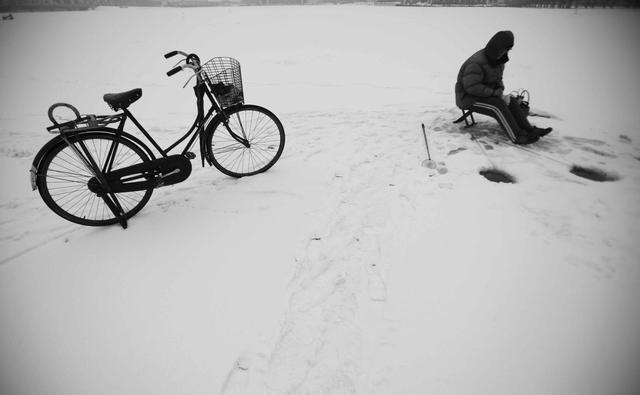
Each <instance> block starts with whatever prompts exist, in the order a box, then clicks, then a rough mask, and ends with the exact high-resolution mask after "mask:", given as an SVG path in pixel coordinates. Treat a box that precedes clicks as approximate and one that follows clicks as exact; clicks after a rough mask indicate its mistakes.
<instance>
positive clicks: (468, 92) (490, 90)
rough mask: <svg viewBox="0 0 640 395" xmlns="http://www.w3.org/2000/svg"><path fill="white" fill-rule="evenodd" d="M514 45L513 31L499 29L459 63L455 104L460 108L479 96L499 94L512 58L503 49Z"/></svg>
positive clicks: (502, 88)
mask: <svg viewBox="0 0 640 395" xmlns="http://www.w3.org/2000/svg"><path fill="white" fill-rule="evenodd" d="M511 47H513V33H511V32H510V31H508V30H505V31H501V32H498V33H496V34H495V35H494V36H493V37H492V38H491V40H489V42H488V43H487V45H486V46H485V47H484V48H483V49H481V50H479V51H478V52H476V53H474V54H473V55H471V57H470V58H469V59H467V60H466V61H465V62H464V63H463V64H462V67H460V71H459V72H458V80H457V82H456V105H457V106H458V107H459V108H461V109H467V108H469V107H471V106H472V105H473V104H474V103H475V102H476V101H477V100H478V99H479V98H486V97H492V96H495V97H500V96H502V94H503V92H504V84H503V83H502V73H503V72H504V64H505V63H507V62H508V61H509V57H508V56H507V54H506V53H504V55H503V56H501V57H498V56H499V54H500V52H501V51H505V50H508V49H511Z"/></svg>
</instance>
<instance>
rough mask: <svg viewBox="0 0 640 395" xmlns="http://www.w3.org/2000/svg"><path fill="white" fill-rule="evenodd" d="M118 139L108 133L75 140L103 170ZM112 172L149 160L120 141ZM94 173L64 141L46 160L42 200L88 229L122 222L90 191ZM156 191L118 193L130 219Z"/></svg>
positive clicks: (40, 173)
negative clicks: (82, 145)
mask: <svg viewBox="0 0 640 395" xmlns="http://www.w3.org/2000/svg"><path fill="white" fill-rule="evenodd" d="M115 141H116V137H115V136H113V135H110V134H104V133H87V134H83V135H80V136H78V138H77V139H74V144H75V146H76V147H77V148H78V149H79V145H80V142H82V143H83V144H84V146H85V147H86V148H87V151H88V153H89V154H90V155H91V156H92V157H93V159H94V160H95V162H96V164H97V165H98V167H99V168H100V169H105V162H106V161H107V157H108V153H109V150H110V149H111V147H112V146H113V144H114V142H115ZM113 158H114V159H113V165H112V166H111V169H110V170H117V169H121V168H123V167H127V166H131V165H135V164H138V163H142V162H147V161H148V160H149V157H148V156H147V154H146V153H145V152H144V151H143V150H142V149H141V148H140V147H138V146H137V145H136V144H134V143H133V142H131V141H129V140H125V139H119V140H118V144H117V149H116V151H115V153H114V156H113ZM92 178H94V173H93V171H92V170H91V169H90V168H89V167H88V166H87V165H86V164H85V162H84V161H83V160H82V159H81V157H80V156H79V155H78V154H77V153H76V152H75V151H74V149H73V148H71V147H69V146H68V145H67V144H66V143H65V142H64V141H61V142H60V143H59V144H57V145H56V146H54V147H53V148H52V149H51V151H49V152H48V153H47V154H46V155H45V157H44V158H43V159H42V163H41V165H40V167H39V171H38V181H37V185H38V190H39V191H40V196H42V200H44V202H45V203H46V205H47V206H49V208H50V209H51V210H53V212H55V213H56V214H58V215H59V216H61V217H62V218H64V219H66V220H68V221H71V222H74V223H77V224H80V225H88V226H103V225H112V224H116V223H118V222H119V219H118V218H117V217H116V216H115V214H114V213H113V212H112V211H111V209H109V207H108V206H107V204H106V203H105V201H104V199H103V198H102V197H101V196H99V195H98V194H97V193H95V192H92V190H91V189H89V186H90V185H89V184H90V183H89V181H90V180H91V179H92ZM152 192H153V188H148V189H146V190H143V191H135V192H122V193H115V194H114V195H115V197H116V198H117V199H118V202H119V203H120V206H121V207H122V210H123V212H124V215H125V217H126V218H131V217H132V216H134V215H135V214H136V213H137V212H139V211H140V210H141V209H142V207H144V205H145V204H147V202H148V201H149V198H150V197H151V193H152Z"/></svg>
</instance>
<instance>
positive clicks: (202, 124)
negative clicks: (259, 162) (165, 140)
mask: <svg viewBox="0 0 640 395" xmlns="http://www.w3.org/2000/svg"><path fill="white" fill-rule="evenodd" d="M194 92H195V95H196V99H197V103H196V106H197V111H198V113H197V115H196V119H195V121H194V122H193V125H191V127H190V128H189V130H188V131H187V132H186V133H185V134H184V135H183V136H182V137H180V138H179V139H178V140H176V141H175V142H173V143H172V144H171V145H170V146H169V147H167V148H166V149H163V148H162V147H161V146H160V145H159V144H158V143H157V142H156V140H155V139H154V138H153V137H152V136H151V134H150V133H149V132H148V131H147V130H146V129H145V128H144V127H143V126H142V125H141V124H140V122H138V120H137V119H136V118H135V117H134V116H133V114H132V113H131V112H130V111H129V110H128V109H126V108H125V109H123V110H122V113H120V114H117V115H115V116H114V119H115V118H118V117H119V120H120V124H119V125H118V129H117V131H118V133H121V132H122V131H124V125H125V123H126V120H127V119H130V120H131V122H133V124H134V125H135V126H136V127H137V128H138V130H139V131H140V132H141V133H142V134H143V135H144V136H145V137H146V138H147V140H148V141H149V142H150V143H151V144H152V145H153V147H154V148H155V149H156V150H157V151H158V152H159V153H160V154H161V155H162V156H163V157H166V156H168V155H169V153H170V152H171V151H172V150H173V149H174V148H176V147H177V146H178V145H180V144H181V143H182V142H184V141H185V140H186V139H187V138H189V136H191V138H190V139H189V141H188V142H187V144H186V145H185V147H184V149H183V150H182V152H181V153H180V155H188V153H189V151H190V149H191V147H192V146H193V144H194V143H195V140H196V138H198V137H199V136H201V134H202V133H203V132H204V131H205V128H206V125H208V124H209V123H210V122H211V121H212V120H213V119H214V118H215V117H216V116H220V117H222V122H223V123H224V125H225V127H226V129H227V132H229V134H230V135H231V137H233V138H234V139H235V140H236V141H238V142H239V143H241V144H243V145H244V146H247V147H248V146H249V143H248V141H247V140H246V138H244V137H241V136H239V135H237V134H236V133H234V132H233V130H231V129H230V128H229V126H228V122H227V120H228V117H227V115H226V113H225V111H224V109H222V108H221V107H220V106H219V104H218V102H217V101H216V100H215V98H214V95H213V94H212V93H211V91H210V90H209V88H208V87H207V86H206V84H205V82H204V81H201V80H199V81H198V84H196V86H195V87H194ZM205 94H206V96H207V98H208V99H209V101H210V102H211V107H210V108H209V110H208V111H207V113H206V115H205V114H204V97H203V96H204V95H205ZM214 113H215V115H214ZM200 155H201V157H202V164H203V166H204V159H205V158H206V157H207V155H206V151H205V149H204V147H202V146H201V147H200ZM190 159H193V158H190ZM207 162H209V164H211V163H210V160H209V159H208V158H207Z"/></svg>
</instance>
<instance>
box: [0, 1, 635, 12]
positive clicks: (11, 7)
mask: <svg viewBox="0 0 640 395" xmlns="http://www.w3.org/2000/svg"><path fill="white" fill-rule="evenodd" d="M362 2H369V3H373V4H393V5H405V6H501V7H535V8H596V7H598V8H622V7H640V2H638V1H635V0H213V1H209V0H0V12H19V11H64V10H89V9H94V8H96V7H99V6H112V7H162V6H169V7H203V6H230V5H277V4H291V5H293V4H300V5H304V4H321V3H329V4H345V3H362Z"/></svg>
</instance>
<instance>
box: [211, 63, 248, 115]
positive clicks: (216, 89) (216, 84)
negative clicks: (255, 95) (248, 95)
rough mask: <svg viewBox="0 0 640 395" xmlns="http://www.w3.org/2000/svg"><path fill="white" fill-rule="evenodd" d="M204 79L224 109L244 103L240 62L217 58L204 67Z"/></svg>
mask: <svg viewBox="0 0 640 395" xmlns="http://www.w3.org/2000/svg"><path fill="white" fill-rule="evenodd" d="M202 78H203V79H204V81H205V82H206V83H207V85H208V86H209V89H211V92H212V93H213V94H214V95H215V97H216V100H218V103H220V106H221V107H222V108H226V107H230V106H233V105H235V104H243V103H244V91H243V90H242V74H241V73H240V62H238V61H237V60H235V59H233V58H228V57H217V58H213V59H211V60H209V61H208V62H206V63H204V64H203V65H202Z"/></svg>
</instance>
